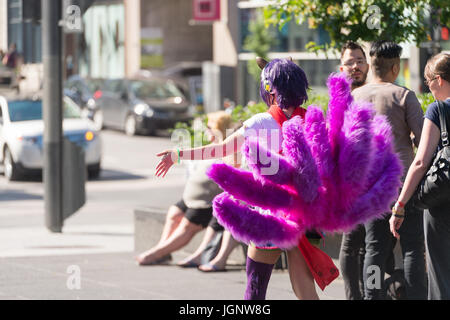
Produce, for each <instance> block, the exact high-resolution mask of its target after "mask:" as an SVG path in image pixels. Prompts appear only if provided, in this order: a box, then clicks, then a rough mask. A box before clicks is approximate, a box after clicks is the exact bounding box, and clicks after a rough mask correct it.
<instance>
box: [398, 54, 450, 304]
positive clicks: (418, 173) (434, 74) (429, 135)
mask: <svg viewBox="0 0 450 320" xmlns="http://www.w3.org/2000/svg"><path fill="white" fill-rule="evenodd" d="M425 81H426V83H427V85H428V87H429V88H430V91H431V93H432V94H433V96H434V98H435V99H436V100H440V101H442V102H443V105H444V108H445V109H446V113H447V119H445V121H446V125H447V130H448V128H450V126H449V124H450V123H449V121H448V114H449V113H450V55H449V54H446V53H440V54H437V55H435V56H434V57H432V58H431V59H430V60H429V61H428V63H427V65H426V67H425ZM440 148H442V141H441V124H440V121H439V110H438V104H437V102H433V103H432V104H430V105H429V106H428V108H427V111H426V113H425V121H424V124H423V129H422V137H421V139H420V144H419V147H418V150H417V153H416V156H415V158H414V161H413V162H412V164H411V166H410V167H409V170H408V174H407V176H406V179H405V183H404V185H403V189H402V191H401V193H400V195H399V197H398V200H397V202H396V203H395V205H394V207H393V209H392V213H393V215H392V217H391V219H390V228H391V232H392V234H393V235H394V236H395V237H397V238H400V240H401V239H402V238H403V236H404V235H403V233H402V231H403V230H404V228H405V225H407V224H409V225H410V224H411V223H417V221H416V220H417V219H416V217H415V215H414V213H413V214H411V213H410V212H408V211H407V210H405V209H404V208H406V207H407V206H408V205H409V203H410V202H413V201H411V197H412V196H413V193H414V191H415V189H416V188H417V186H418V184H419V183H420V181H421V180H422V178H423V176H424V175H425V173H426V172H427V170H428V168H429V166H430V164H431V161H432V159H433V155H434V153H435V152H436V150H439V149H440ZM410 220H412V222H411V221H410ZM423 223H424V232H425V245H426V262H427V274H428V299H431V300H449V299H450V200H449V201H447V202H446V203H444V204H442V205H439V206H437V207H433V208H429V209H427V210H425V212H424V220H423ZM418 225H421V224H418Z"/></svg>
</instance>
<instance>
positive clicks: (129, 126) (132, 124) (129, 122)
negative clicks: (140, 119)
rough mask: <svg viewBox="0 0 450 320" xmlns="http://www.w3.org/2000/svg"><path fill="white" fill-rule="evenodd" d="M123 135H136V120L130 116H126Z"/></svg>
mask: <svg viewBox="0 0 450 320" xmlns="http://www.w3.org/2000/svg"><path fill="white" fill-rule="evenodd" d="M125 133H126V134H127V135H128V136H134V135H136V134H137V124H136V118H135V117H134V116H133V115H132V114H130V115H128V116H127V119H126V120H125Z"/></svg>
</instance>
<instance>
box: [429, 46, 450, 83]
mask: <svg viewBox="0 0 450 320" xmlns="http://www.w3.org/2000/svg"><path fill="white" fill-rule="evenodd" d="M424 75H425V77H426V78H427V79H428V80H430V79H433V78H434V77H436V76H440V77H441V78H442V79H444V80H446V81H448V82H450V54H448V53H444V52H441V53H438V54H437V55H435V56H433V57H431V58H430V59H429V60H428V62H427V65H426V66H425V72H424Z"/></svg>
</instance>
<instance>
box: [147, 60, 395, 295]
mask: <svg viewBox="0 0 450 320" xmlns="http://www.w3.org/2000/svg"><path fill="white" fill-rule="evenodd" d="M266 64H267V65H265V66H264V69H263V71H262V80H261V96H262V98H263V100H264V101H265V102H266V103H267V105H268V106H270V107H271V109H272V107H273V106H277V107H278V109H279V110H281V111H282V112H283V114H284V115H285V116H286V117H287V118H288V119H289V118H291V116H292V115H293V114H295V110H296V109H297V110H298V108H300V106H301V104H302V103H303V102H304V101H305V100H306V99H307V95H306V88H307V80H306V77H305V76H304V73H303V71H302V70H301V69H300V68H299V67H298V66H296V65H295V64H294V63H293V62H289V61H288V60H278V59H276V60H273V61H271V62H270V63H266ZM293 65H295V66H296V67H297V68H298V69H300V71H298V69H296V68H295V67H294V66H293ZM302 76H303V77H302ZM286 79H289V81H287V80H286ZM298 81H302V82H303V84H302V85H298V83H296V82H298ZM327 84H328V87H329V90H330V103H329V108H328V112H327V117H325V116H324V114H323V111H322V110H321V108H320V107H318V106H310V107H309V108H308V111H307V112H306V116H305V118H304V119H303V118H302V117H298V116H296V117H292V119H290V120H288V121H285V122H284V124H283V125H282V136H280V137H279V139H278V140H281V149H282V155H280V154H279V149H277V148H276V147H277V146H276V145H277V144H276V143H274V142H276V141H277V137H275V138H273V137H272V138H271V139H268V140H270V142H272V143H268V141H267V140H264V139H261V137H260V135H258V134H256V135H255V134H247V133H246V132H248V131H249V130H248V126H249V125H251V127H252V129H270V127H271V122H270V121H269V120H267V119H269V117H267V116H266V115H264V116H259V117H256V119H253V120H252V119H250V120H249V121H247V122H246V123H244V129H243V130H240V131H238V132H237V133H236V134H235V135H232V136H230V137H229V138H227V139H226V140H225V141H224V143H223V145H222V148H220V146H218V147H219V148H217V147H216V149H215V150H211V149H210V148H208V147H202V148H197V149H190V150H183V151H176V152H175V151H173V150H168V151H165V152H162V153H160V154H158V156H164V157H163V159H162V160H161V161H160V163H159V164H158V166H157V172H156V174H157V176H160V175H165V174H166V172H167V170H168V169H169V168H170V167H171V166H172V165H173V163H174V162H175V160H176V159H177V156H178V158H181V159H190V158H193V157H194V155H195V154H197V159H198V158H200V159H203V158H207V157H218V156H225V155H228V153H227V152H235V151H236V150H239V148H240V147H241V146H243V147H242V151H243V154H244V156H245V158H246V161H247V164H248V166H249V168H250V169H251V172H248V171H244V170H239V169H235V168H232V167H230V166H228V165H226V164H215V165H213V166H211V168H210V170H209V172H208V174H209V176H210V177H211V179H213V180H214V181H215V182H216V183H217V184H218V185H219V186H220V187H221V188H222V189H223V190H224V191H225V192H224V193H222V194H221V195H219V196H217V197H216V198H215V200H214V215H215V216H216V217H217V219H218V221H219V223H221V224H222V225H223V226H224V227H226V228H227V229H228V230H229V231H230V232H231V234H232V235H233V236H234V237H235V238H236V239H238V240H240V241H243V242H246V243H250V242H252V243H256V244H264V243H271V244H273V245H275V246H277V247H279V248H281V249H286V252H287V256H288V263H289V273H290V277H291V282H292V286H293V289H294V292H295V293H296V295H297V297H298V298H300V299H318V296H317V293H316V291H315V287H314V279H313V277H312V276H311V273H310V272H309V270H308V267H307V266H306V263H305V259H304V257H303V256H302V254H301V253H300V251H299V249H298V248H297V244H298V243H299V240H300V239H301V238H302V237H303V236H304V234H305V232H306V231H307V230H322V231H327V232H337V231H347V230H351V229H352V228H354V227H355V226H357V225H358V224H361V223H364V222H366V221H369V220H371V219H375V218H377V217H379V216H380V213H382V212H386V211H387V210H389V204H390V203H391V202H392V200H393V199H394V198H395V197H396V195H397V193H398V189H399V187H400V177H401V173H402V165H401V163H400V161H399V159H398V156H397V155H396V154H395V153H394V151H393V149H392V142H391V140H392V137H391V131H390V127H389V124H388V123H387V121H386V119H385V118H384V117H381V116H374V112H373V110H372V107H371V105H370V104H367V103H358V104H357V103H354V102H353V99H352V97H351V94H350V91H351V90H350V85H351V83H350V80H348V79H347V77H346V76H345V75H341V74H333V75H331V76H330V78H329V79H328V83H327ZM295 98H297V99H295ZM269 111H270V110H269ZM269 116H270V115H269ZM258 126H259V127H258ZM273 128H274V129H275V128H276V126H275V125H274V126H273ZM279 129H280V128H279V126H278V130H279ZM243 137H245V139H244V140H243V139H242V138H243ZM274 145H275V146H274ZM220 153H221V154H220ZM219 154H220V155H219ZM206 155H207V156H206ZM267 159H270V161H267ZM269 162H270V167H273V164H275V169H276V170H270V169H273V168H269V167H268V163H269ZM280 253H281V251H280V250H261V249H258V248H257V247H256V246H250V247H249V253H248V257H247V276H248V282H247V289H246V294H245V298H246V299H264V298H265V291H266V290H267V284H268V281H269V279H270V274H271V272H272V268H273V264H274V263H275V262H276V260H277V259H278V257H279V255H280Z"/></svg>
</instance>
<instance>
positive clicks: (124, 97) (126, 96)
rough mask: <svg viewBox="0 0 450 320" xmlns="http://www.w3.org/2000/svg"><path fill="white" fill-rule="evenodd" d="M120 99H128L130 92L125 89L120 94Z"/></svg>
mask: <svg viewBox="0 0 450 320" xmlns="http://www.w3.org/2000/svg"><path fill="white" fill-rule="evenodd" d="M120 99H122V100H128V92H126V91H124V92H122V93H121V95H120Z"/></svg>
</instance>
